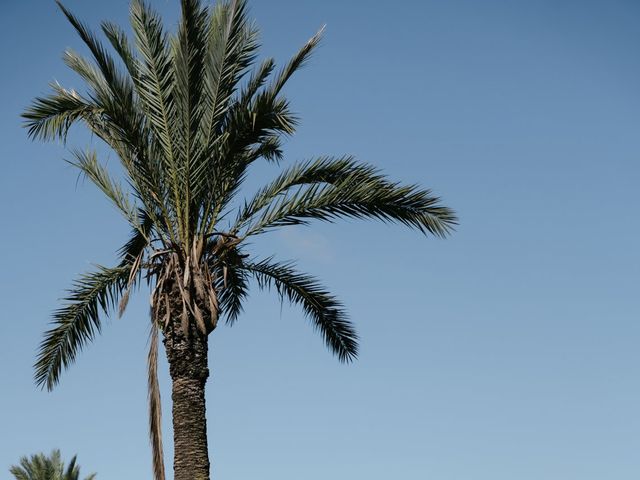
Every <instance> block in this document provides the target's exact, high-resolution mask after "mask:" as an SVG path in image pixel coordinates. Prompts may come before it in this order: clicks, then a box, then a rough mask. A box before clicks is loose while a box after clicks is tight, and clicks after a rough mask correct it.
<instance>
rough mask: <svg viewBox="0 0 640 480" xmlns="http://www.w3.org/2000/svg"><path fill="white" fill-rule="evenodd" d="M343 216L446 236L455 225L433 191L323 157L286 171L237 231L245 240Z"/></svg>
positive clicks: (249, 207)
mask: <svg viewBox="0 0 640 480" xmlns="http://www.w3.org/2000/svg"><path fill="white" fill-rule="evenodd" d="M340 217H347V218H348V217H351V218H377V219H380V220H382V221H385V222H389V221H393V222H399V223H402V224H404V225H407V226H409V227H412V228H416V229H418V230H420V231H421V232H423V233H430V234H433V235H437V236H445V235H446V234H448V233H449V232H450V231H451V229H452V227H453V226H454V225H455V224H456V221H457V219H456V217H455V214H454V213H453V211H451V210H450V209H449V208H447V207H444V206H442V205H440V199H439V198H438V197H435V196H433V195H432V194H431V192H430V191H429V190H422V189H420V188H419V187H417V186H414V185H401V184H399V183H395V182H391V181H389V180H387V179H386V178H385V177H384V176H383V175H381V174H380V173H379V171H378V170H377V169H375V168H373V167H371V166H368V165H365V164H360V163H356V162H355V161H354V160H353V159H352V158H350V157H344V158H339V159H331V158H321V159H318V160H316V161H312V162H307V163H304V164H301V165H297V166H294V167H292V168H291V169H288V170H286V171H285V172H284V173H282V174H281V175H280V176H279V177H278V178H276V179H275V180H274V181H273V182H272V183H271V184H269V185H267V186H266V187H264V188H263V189H262V190H260V191H259V192H258V193H257V194H256V195H255V196H254V198H253V199H252V200H250V201H249V202H248V203H246V204H245V206H244V208H243V209H242V210H241V211H240V213H239V215H238V218H237V220H236V225H235V226H234V227H233V228H232V232H233V233H237V232H239V231H240V230H242V229H243V228H244V229H245V230H244V234H243V236H244V237H247V236H251V235H256V234H259V233H262V232H264V231H266V230H268V229H272V228H275V227H280V226H286V225H304V224H307V223H308V222H309V221H310V220H313V219H315V220H322V221H334V220H335V219H337V218H340Z"/></svg>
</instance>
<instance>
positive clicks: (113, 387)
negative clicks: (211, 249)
mask: <svg viewBox="0 0 640 480" xmlns="http://www.w3.org/2000/svg"><path fill="white" fill-rule="evenodd" d="M153 3H154V4H155V5H156V6H157V8H159V9H160V10H161V11H162V12H163V13H164V14H165V15H166V19H167V21H168V22H170V23H172V24H173V23H175V20H176V14H177V8H176V6H177V3H178V2H177V0H175V1H174V0H155V1H154V2H153ZM67 4H68V6H69V7H71V8H72V9H73V10H74V11H75V12H77V14H78V15H79V16H80V17H82V18H84V19H86V20H87V21H88V22H89V23H90V24H92V25H94V26H97V25H98V22H99V21H100V20H102V19H112V20H116V21H118V22H120V23H124V22H125V21H126V16H127V10H128V3H127V1H126V0H112V1H109V2H103V1H100V2H99V1H97V0H96V1H94V0H91V1H86V0H85V1H80V0H69V1H68V2H67ZM252 15H253V16H254V17H255V19H256V20H257V22H258V24H259V25H260V26H261V28H262V31H263V44H264V49H263V52H264V53H265V55H273V56H275V57H276V58H277V59H280V60H281V61H283V60H285V59H286V58H287V57H288V56H289V55H290V54H292V53H293V52H294V51H295V50H296V49H297V48H298V47H299V46H300V45H301V44H302V43H303V42H304V41H305V40H306V38H308V37H309V36H310V35H311V34H313V33H314V31H315V30H316V29H317V27H319V26H320V25H321V24H323V23H326V24H327V31H326V38H325V41H324V43H323V46H322V48H321V49H320V50H319V51H318V52H317V55H316V56H315V58H314V60H313V61H312V62H311V63H310V65H309V66H308V67H307V68H305V69H304V71H303V72H301V73H300V74H299V75H298V76H297V77H296V78H295V79H294V80H293V81H292V82H291V84H290V86H289V88H288V95H289V96H290V98H291V100H292V104H293V107H294V109H295V110H296V111H297V112H299V113H300V115H301V117H302V119H303V123H302V126H301V128H300V130H299V133H298V135H297V136H296V137H295V138H293V139H291V140H290V141H289V142H288V144H287V152H288V155H287V158H288V160H287V161H288V162H293V161H295V160H301V159H306V158H309V157H311V156H313V155H318V154H342V153H350V154H354V155H356V156H357V157H358V158H359V159H361V160H363V161H367V162H371V163H373V164H375V165H378V166H380V167H382V168H383V169H384V170H385V171H386V172H387V173H388V174H389V175H390V176H392V177H393V178H396V179H398V180H405V181H411V182H419V183H420V184H423V185H425V186H428V187H431V188H433V189H434V191H435V192H436V193H437V194H439V195H441V196H442V197H443V198H444V199H445V201H446V203H447V204H448V205H450V206H452V207H454V208H455V209H456V210H457V211H458V212H459V215H460V219H461V225H460V228H459V229H458V231H457V232H456V234H455V235H454V236H453V237H452V238H451V239H450V240H446V241H442V240H434V239H425V238H422V237H420V236H419V235H417V234H414V233H412V232H408V231H406V230H404V229H402V228H400V227H390V226H385V225H382V224H377V223H368V224H365V223H362V222H342V223H338V224H336V225H329V226H327V225H320V224H317V225H314V226H313V227H312V228H301V229H294V230H288V231H286V232H280V233H272V234H270V235H269V236H267V237H265V238H264V239H261V240H260V241H259V242H256V244H255V249H256V251H257V252H259V253H263V254H267V253H271V252H275V253H276V254H277V256H278V258H281V259H298V260H299V264H300V266H301V267H302V268H304V269H306V270H308V271H310V272H313V273H315V274H316V275H318V276H319V277H321V278H322V279H323V280H324V282H325V283H326V284H327V285H328V286H330V287H331V289H332V290H333V291H334V292H335V293H336V294H337V295H339V296H340V297H341V298H342V299H343V300H344V302H345V303H346V304H347V306H348V308H349V310H350V312H351V316H352V318H353V319H354V321H355V322H356V324H357V326H358V329H359V333H360V335H361V341H362V353H361V356H360V359H359V360H358V361H357V363H355V364H353V365H350V366H344V365H340V364H339V363H338V362H337V360H336V359H335V358H333V357H332V356H331V355H330V354H329V353H328V352H327V351H326V350H325V348H324V346H323V343H322V341H321V339H320V338H319V337H318V336H317V335H315V334H314V333H313V331H312V329H311V328H310V326H309V325H308V323H307V322H306V321H305V320H304V318H303V317H302V314H301V312H300V311H299V310H297V309H295V308H288V307H287V306H284V307H283V308H281V307H280V305H279V303H278V301H277V299H276V298H272V297H269V296H267V295H263V294H254V295H253V297H252V298H251V300H250V301H249V302H248V303H247V306H246V307H247V308H246V313H245V315H244V317H243V318H242V319H241V321H239V322H238V324H237V325H236V326H234V327H233V328H231V329H229V328H220V329H219V330H217V331H216V332H215V333H214V335H213V340H212V348H211V368H212V378H211V382H210V384H209V387H208V392H207V393H208V414H209V432H210V437H209V438H210V445H211V454H212V460H213V466H214V469H213V473H214V478H220V479H224V480H245V479H249V478H256V479H261V480H276V479H277V480H287V479H291V480H293V479H296V480H297V479H300V478H304V479H306V480H321V479H322V480H325V479H327V478H331V479H336V480H339V479H354V478H355V479H360V478H363V479H364V478H366V479H368V480H387V479H396V478H398V479H417V480H421V479H428V480H431V479H433V480H514V479H518V480H541V479H544V480H602V479H605V478H609V479H616V480H636V479H637V478H638V475H640V454H639V452H640V347H639V345H640V322H639V321H638V319H639V316H640V295H639V289H640V248H639V244H640V208H639V207H640V191H639V189H638V185H639V184H640V162H639V161H638V159H639V156H640V134H639V132H640V47H639V45H640V29H638V25H639V24H640V4H639V3H638V2H635V1H632V0H627V1H622V0H599V1H585V0H580V1H578V0H566V1H562V2H560V1H556V0H540V1H535V2H533V1H524V0H522V1H512V0H484V1H481V2H479V1H476V0H451V1H449V0H448V1H444V0H439V1H435V0H425V1H397V2H368V1H364V0H360V1H355V0H354V1H348V2H343V1H337V0H328V1H323V2H311V1H309V2H300V1H294V0H270V1H269V2H264V1H262V2H261V1H257V0H256V1H254V2H253V4H252ZM0 45H1V47H0V49H1V52H2V65H3V67H2V76H1V77H0V78H1V80H0V82H1V86H2V88H0V105H2V108H1V109H0V159H1V161H2V173H1V174H0V200H1V201H0V218H2V221H3V227H2V249H0V258H1V260H2V261H1V264H0V265H1V267H0V285H1V288H0V305H2V317H3V318H2V319H1V330H0V331H1V332H2V337H3V341H2V348H0V385H2V394H1V395H0V472H2V473H0V478H7V477H8V472H7V469H8V467H9V465H11V464H12V463H15V462H16V461H17V460H18V458H19V457H20V456H21V455H24V454H30V453H34V452H37V451H42V450H44V451H50V450H51V449H52V448H54V447H59V448H61V449H62V450H63V454H64V455H65V456H66V457H67V458H68V457H70V456H71V455H72V454H73V453H78V454H79V461H80V463H81V465H82V466H83V468H84V470H85V471H86V472H89V471H97V472H98V474H99V476H98V478H99V479H103V480H108V479H129V478H131V479H133V478H135V479H142V478H150V477H151V469H150V455H149V446H148V442H147V430H146V428H147V427H146V422H147V421H146V415H147V412H146V398H145V388H146V385H145V382H146V380H145V356H146V341H147V327H148V315H147V307H146V302H147V293H146V292H141V294H140V295H139V296H138V297H137V299H136V300H135V301H133V302H132V304H131V305H130V307H129V310H128V312H127V314H126V315H125V317H124V318H123V319H120V320H118V319H113V320H109V321H108V322H107V323H108V325H107V328H105V330H104V335H103V336H102V337H101V338H99V339H98V340H97V341H96V342H95V343H94V344H93V345H91V346H90V348H88V349H86V350H85V351H84V352H83V353H82V355H81V356H80V358H79V361H78V363H77V364H76V365H74V366H73V367H72V368H71V369H70V370H69V371H68V372H67V374H66V375H65V376H64V377H63V380H62V383H61V385H60V386H59V388H57V389H56V390H55V391H54V392H53V393H45V392H41V391H39V390H37V389H36V388H35V386H34V384H33V381H32V370H31V365H32V363H33V361H34V357H35V352H36V350H37V345H38V342H39V341H40V338H41V333H42V332H43V331H44V330H45V328H46V325H47V321H48V318H49V314H50V312H51V311H52V310H53V309H54V308H56V306H57V305H58V298H60V297H61V296H63V294H64V289H65V288H66V287H67V286H69V284H70V282H71V280H72V279H73V278H74V277H75V276H76V275H77V274H79V273H81V272H83V271H85V270H87V269H90V268H91V264H92V263H105V264H110V263H112V262H113V260H114V257H115V254H114V252H115V250H116V249H117V248H118V247H119V245H120V244H121V243H122V242H123V240H124V239H125V235H126V232H127V230H128V229H127V227H126V225H125V224H124V221H122V220H121V219H120V218H119V217H118V214H117V213H116V212H115V211H114V209H112V207H110V205H109V204H108V203H107V202H106V201H104V200H103V199H102V198H101V196H100V194H99V193H98V192H97V191H96V190H95V189H94V188H93V187H92V186H91V185H90V184H88V183H83V182H79V183H78V182H77V174H76V172H75V171H73V170H71V168H70V167H69V166H68V165H67V164H65V163H64V162H63V161H62V159H63V158H64V157H65V155H66V153H65V150H64V149H63V147H62V146H60V145H57V144H47V145H42V144H33V143H30V142H29V141H28V140H27V137H26V132H25V131H24V130H23V129H22V128H21V126H20V119H19V113H20V112H21V111H22V109H23V108H24V107H25V106H26V105H27V104H28V103H29V101H30V99H31V98H32V97H33V96H35V95H37V94H40V93H43V92H45V91H46V87H47V83H48V82H49V81H51V80H53V79H57V80H59V81H60V82H61V83H63V84H65V85H67V86H71V87H74V86H75V87H81V85H82V84H81V82H80V81H79V80H78V79H76V78H75V77H73V76H71V75H70V74H69V73H68V72H67V71H66V69H65V67H64V65H63V63H62V61H61V54H62V52H63V50H64V48H66V47H69V46H71V47H74V48H76V49H79V50H81V51H82V48H81V43H80V40H79V39H77V38H76V37H75V35H74V33H73V32H72V30H71V27H70V26H69V25H68V24H67V23H66V22H65V20H64V19H63V18H62V16H61V15H60V14H59V13H58V12H57V11H56V9H55V8H54V4H53V1H48V0H46V1H45V0H38V1H34V0H32V1H22V2H20V1H17V0H0ZM89 141H90V138H89V137H88V136H87V135H85V134H83V133H82V132H78V133H77V134H75V135H73V136H72V138H71V144H72V145H78V146H84V145H85V144H86V143H87V142H89ZM111 161H112V162H113V163H115V159H114V158H112V159H111ZM275 174H276V169H275V168H273V169H269V168H267V169H260V170H259V171H257V172H256V175H257V176H258V177H261V178H254V180H255V181H254V182H251V183H250V186H253V185H257V184H258V183H259V181H261V180H264V179H267V178H271V177H272V176H273V175H275ZM161 381H162V387H163V392H164V402H165V424H166V428H165V439H166V445H165V447H166V451H167V466H168V470H169V472H170V471H171V468H170V466H171V452H172V445H171V442H170V438H171V432H170V425H169V418H170V415H169V412H170V406H169V403H168V402H167V400H168V399H169V384H168V376H167V374H166V368H165V366H164V365H163V371H162V379H161Z"/></svg>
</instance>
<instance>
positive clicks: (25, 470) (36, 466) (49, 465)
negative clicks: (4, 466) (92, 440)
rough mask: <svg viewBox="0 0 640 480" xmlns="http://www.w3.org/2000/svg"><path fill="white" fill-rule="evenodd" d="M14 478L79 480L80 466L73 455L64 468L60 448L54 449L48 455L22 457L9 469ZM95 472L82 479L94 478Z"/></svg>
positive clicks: (89, 479)
mask: <svg viewBox="0 0 640 480" xmlns="http://www.w3.org/2000/svg"><path fill="white" fill-rule="evenodd" d="M10 472H11V474H12V475H13V476H14V477H15V479H16V480H79V479H80V467H79V466H78V465H76V457H75V456H74V457H73V458H72V459H71V461H70V462H69V465H67V467H66V468H65V466H64V462H63V461H62V458H61V456H60V450H54V451H53V452H51V455H49V456H48V457H47V456H46V455H44V454H43V453H38V454H37V455H31V458H27V457H22V458H21V459H20V465H14V466H13V467H11V469H10ZM95 478H96V474H95V473H92V474H91V475H89V476H88V477H85V478H84V480H94V479H95Z"/></svg>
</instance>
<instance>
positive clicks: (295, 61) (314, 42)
mask: <svg viewBox="0 0 640 480" xmlns="http://www.w3.org/2000/svg"><path fill="white" fill-rule="evenodd" d="M324 29H325V27H324V26H322V27H321V28H320V30H318V32H317V33H316V34H315V35H314V36H313V37H311V38H310V39H309V40H308V41H307V43H305V44H304V46H303V47H302V48H301V49H300V50H299V51H298V52H297V53H296V54H295V55H294V56H293V57H292V58H291V60H289V63H287V65H286V66H285V67H284V68H283V69H282V71H281V72H280V74H279V75H278V77H277V78H276V80H275V81H274V82H273V84H272V85H271V86H270V88H269V89H268V93H269V95H270V96H272V97H276V96H277V95H278V94H279V93H280V91H281V90H282V88H283V87H284V85H285V83H287V82H288V81H289V79H290V78H291V76H292V75H293V74H294V73H295V72H296V71H297V70H299V69H300V68H301V67H302V66H304V64H305V63H306V62H307V61H308V60H309V58H310V57H311V54H312V53H313V51H314V50H315V49H316V47H317V46H318V45H319V44H320V41H321V40H322V35H323V33H324Z"/></svg>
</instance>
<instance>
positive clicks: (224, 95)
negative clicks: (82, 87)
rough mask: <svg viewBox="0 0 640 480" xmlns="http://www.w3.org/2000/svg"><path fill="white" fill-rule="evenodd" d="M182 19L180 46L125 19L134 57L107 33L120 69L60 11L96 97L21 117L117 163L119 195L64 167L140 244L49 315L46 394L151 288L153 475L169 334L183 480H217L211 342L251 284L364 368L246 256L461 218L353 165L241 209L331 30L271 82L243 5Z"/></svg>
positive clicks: (271, 192)
mask: <svg viewBox="0 0 640 480" xmlns="http://www.w3.org/2000/svg"><path fill="white" fill-rule="evenodd" d="M181 4H182V14H181V19H180V22H179V25H178V28H177V31H176V32H175V33H167V32H166V31H165V30H164V28H163V25H162V21H161V18H160V17H159V15H158V14H157V13H155V12H154V11H153V10H152V9H151V8H150V7H149V6H148V5H147V4H145V3H144V2H143V0H133V2H132V4H131V10H130V18H131V26H132V29H133V33H134V36H135V41H134V42H133V43H132V42H130V40H129V39H128V38H127V36H126V34H125V33H124V31H123V30H122V29H120V28H119V27H118V26H116V25H114V24H112V23H108V22H104V23H102V31H103V33H104V35H105V36H106V38H107V39H108V41H109V43H110V44H111V47H112V48H113V50H114V51H115V53H116V54H117V57H113V56H112V54H110V53H109V52H108V50H107V49H106V48H105V47H104V46H103V44H102V43H100V41H99V40H98V39H97V38H96V36H95V35H94V34H93V33H92V32H91V31H90V30H89V28H87V26H86V25H84V24H83V23H82V22H80V21H79V20H78V19H77V18H76V17H75V16H74V15H73V14H72V13H71V12H69V11H68V10H67V9H66V8H65V7H64V6H62V5H61V4H59V6H60V8H61V9H62V12H63V13H64V14H65V15H66V17H67V19H68V20H69V22H70V23H71V25H72V26H73V27H74V28H75V30H76V31H77V33H78V34H79V36H80V38H81V39H82V41H83V42H84V43H85V44H86V46H87V47H88V49H89V51H90V52H91V56H92V57H93V60H87V59H85V58H83V57H82V56H80V55H78V54H77V53H75V52H74V51H72V50H68V51H66V53H65V57H64V60H65V62H66V64H67V65H68V66H69V67H70V68H71V69H72V70H73V71H75V72H76V73H77V74H78V75H79V76H80V77H81V78H82V79H83V80H84V82H86V87H87V90H86V92H82V93H81V92H77V91H75V90H71V89H67V88H64V87H63V86H61V85H59V84H57V83H53V84H52V85H51V87H52V92H51V93H50V94H49V95H48V96H45V97H40V98H36V99H35V100H34V102H33V104H32V105H31V107H30V108H29V109H28V110H27V111H26V112H25V113H24V114H23V115H24V118H25V119H26V126H27V127H28V130H29V135H30V137H32V138H34V139H41V140H53V139H62V140H65V139H66V137H67V132H68V130H69V128H70V127H71V125H73V124H75V123H82V124H84V125H85V126H86V127H87V128H88V129H89V130H90V131H91V132H92V133H93V135H95V136H96V137H97V138H99V139H101V140H102V141H103V142H104V143H105V144H106V145H107V146H108V147H110V148H111V149H112V150H113V151H114V152H115V153H116V154H117V156H118V158H119V161H120V163H121V165H122V167H123V172H124V183H121V182H120V181H119V179H118V178H116V177H115V176H114V174H113V173H111V172H109V171H108V170H107V169H106V167H105V166H104V164H103V163H101V162H100V161H99V160H98V157H97V154H96V152H95V151H92V150H73V151H72V154H73V160H71V163H72V164H73V165H75V166H76V167H77V168H78V169H79V170H80V171H81V172H82V174H84V175H85V176H86V177H87V178H88V179H89V180H91V181H92V182H93V183H95V185H96V186H97V187H98V188H99V189H100V190H101V191H102V192H103V193H104V194H105V195H106V197H107V198H108V199H109V200H110V201H111V202H112V203H113V204H114V205H115V207H116V208H117V209H118V210H119V211H120V212H121V213H122V215H123V216H124V217H125V219H126V220H127V221H128V223H129V224H130V226H131V228H132V233H131V237H130V238H129V240H128V241H127V242H126V243H125V244H124V246H123V247H122V248H121V249H120V251H119V253H120V260H119V263H118V264H117V265H116V266H114V267H102V266H100V267H98V268H97V269H96V270H95V271H93V272H91V273H87V274H85V275H83V276H81V277H80V278H79V279H78V280H76V282H75V283H74V284H73V287H72V289H71V290H70V292H69V295H68V297H67V298H66V304H65V305H64V306H62V307H61V308H60V309H59V310H57V311H56V312H55V314H54V316H53V326H52V328H51V329H50V330H49V331H47V332H46V334H45V336H44V339H43V341H42V343H41V346H40V351H39V355H38V359H37V363H36V364H35V372H36V373H35V379H36V382H37V383H38V384H39V385H41V386H44V387H46V388H48V389H52V388H53V387H54V386H55V385H56V384H57V383H58V381H59V378H60V374H61V372H62V370H63V369H65V368H66V367H68V366H69V365H70V364H71V363H72V362H74V360H75V359H76V356H77V354H78V352H79V351H80V350H81V349H82V348H83V347H84V346H85V344H86V343H88V342H90V341H92V340H93V339H94V337H95V336H96V334H97V333H99V332H100V330H101V325H102V324H101V316H102V315H103V314H105V315H108V314H110V313H111V312H112V311H113V310H118V311H119V314H120V315H121V314H122V312H123V311H124V309H125V307H126V304H127V300H128V298H129V294H130V292H131V291H132V290H133V289H135V288H136V286H137V285H139V284H140V283H141V282H142V281H143V280H146V282H148V284H149V285H150V288H151V289H152V294H151V305H152V306H151V326H150V330H151V343H150V345H151V347H150V351H149V356H148V366H149V371H148V374H149V375H148V387H149V406H150V409H149V412H150V435H151V439H152V447H153V452H154V455H153V465H154V473H155V476H156V478H158V479H161V478H164V466H163V461H162V439H161V434H160V403H159V395H160V394H159V388H158V381H157V378H156V362H157V358H158V338H159V335H160V333H161V334H162V338H163V340H162V341H163V343H164V347H165V353H166V356H167V359H168V363H169V369H170V376H171V380H172V400H173V431H174V445H175V451H174V474H175V479H176V480H194V479H198V480H202V479H208V478H209V458H208V451H207V434H206V418H205V383H206V380H207V378H208V376H209V370H208V367H207V345H208V343H207V342H208V336H209V334H211V332H213V331H214V330H215V328H216V327H217V326H218V323H219V321H220V319H224V320H225V322H226V323H227V324H228V325H232V324H233V323H234V322H235V321H236V319H237V318H238V316H239V315H240V313H241V312H242V305H243V302H244V300H245V298H246V297H247V294H248V288H249V284H250V281H251V280H252V279H253V280H255V281H256V284H257V286H258V287H259V288H262V289H275V290H276V291H277V292H278V294H279V295H280V296H281V297H283V298H286V299H288V300H289V301H290V302H291V303H292V304H296V305H299V306H301V307H302V309H303V311H304V312H305V314H306V316H307V317H308V318H309V319H310V320H311V323H312V324H313V326H314V327H315V329H316V330H318V331H319V332H320V333H321V335H322V336H323V338H324V341H325V343H326V344H327V346H328V347H329V349H330V350H331V351H332V352H333V353H334V354H335V355H337V357H338V359H339V360H340V361H343V362H349V361H351V360H353V359H354V358H355V357H356V355H357V336H356V332H355V331H354V328H353V326H352V324H351V323H350V322H349V320H348V319H347V316H346V314H345V311H344V309H343V307H342V305H341V303H340V302H339V301H338V300H337V299H336V298H335V297H334V296H333V295H331V294H330V293H329V292H328V291H327V290H326V289H325V288H324V287H322V286H321V284H320V283H318V281H317V280H316V279H315V278H313V277H311V276H309V275H307V274H305V273H301V272H299V271H297V270H296V268H295V265H294V264H292V263H289V262H278V261H276V260H275V259H273V258H263V259H258V258H254V257H253V256H251V255H250V254H249V253H248V252H247V241H248V240H251V239H254V238H255V237H256V236H258V235H260V234H263V233H265V232H269V231H271V230H273V229H275V228H277V227H286V226H293V225H305V224H307V223H309V222H310V221H312V220H320V221H327V222H332V221H334V220H336V219H338V218H375V219H379V220H382V221H383V222H396V223H401V224H404V225H406V226H408V227H410V228H413V229H416V230H418V231H420V232H422V233H423V234H432V235H435V236H440V237H444V236H446V235H447V234H448V233H449V232H450V231H451V229H452V227H453V226H454V225H455V223H456V218H455V215H454V213H453V212H452V211H451V210H450V209H448V208H446V207H444V206H442V205H441V204H440V201H439V199H438V198H437V197H435V196H433V195H432V194H431V193H430V191H428V190H424V189H421V188H419V187H418V186H415V185H401V184H399V183H395V182H392V181H390V180H388V179H387V178H386V177H385V176H384V175H383V174H381V173H380V172H379V171H378V170H377V169H376V168H374V167H372V166H369V165H366V164H362V163H359V162H357V161H356V160H355V159H353V158H351V157H346V156H344V157H338V158H332V157H321V158H316V159H312V160H309V161H306V162H304V163H301V164H297V165H293V166H291V167H289V168H287V169H284V170H283V171H282V172H281V173H280V174H279V175H278V176H277V177H276V178H275V179H274V180H273V181H271V182H270V183H268V184H267V185H266V186H265V187H263V188H262V189H260V190H259V191H257V192H256V193H255V194H254V195H253V196H251V197H250V198H247V199H246V200H244V201H241V202H239V201H237V197H238V194H239V192H240V188H241V185H242V184H243V181H244V180H245V177H246V175H247V173H248V167H249V166H250V165H251V164H253V163H254V162H257V161H267V162H272V163H276V164H278V163H279V162H280V161H281V160H282V158H283V151H282V140H283V137H286V136H288V135H291V134H293V133H294V131H295V127H296V124H297V118H296V116H295V115H294V114H293V113H292V111H291V109H290V106H289V102H288V101H287V99H286V98H285V97H284V95H283V94H282V89H283V87H284V85H285V84H286V83H287V81H288V80H289V79H290V78H291V76H292V75H293V73H294V72H295V71H296V70H298V69H299V68H300V67H301V66H302V65H303V64H305V62H306V61H307V60H308V58H309V56H310V55H311V53H312V52H313V50H314V49H315V47H316V46H317V45H318V43H319V41H320V39H321V36H322V30H320V31H319V32H318V33H317V34H316V35H314V36H313V37H312V38H311V39H310V40H309V41H308V42H307V43H306V44H305V45H304V46H303V47H302V49H300V50H299V51H298V52H297V53H296V54H295V55H294V56H293V58H292V59H291V60H290V61H289V63H287V64H286V65H285V66H284V67H283V68H281V69H279V70H277V71H276V68H275V63H274V61H273V59H270V58H269V59H266V60H264V61H262V62H261V63H260V64H259V65H257V64H256V57H257V50H258V47H259V44H258V40H257V38H258V32H257V30H256V28H255V26H254V25H253V24H252V23H251V22H250V21H249V20H248V19H247V7H246V2H245V1H244V0H231V1H226V2H222V3H217V4H216V5H215V6H207V5H203V3H202V2H201V1H200V0H182V2H181Z"/></svg>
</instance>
